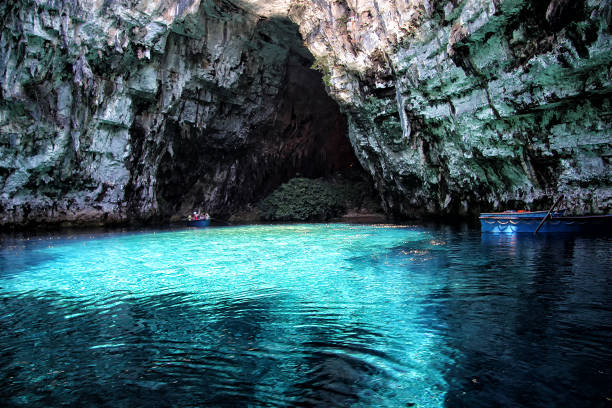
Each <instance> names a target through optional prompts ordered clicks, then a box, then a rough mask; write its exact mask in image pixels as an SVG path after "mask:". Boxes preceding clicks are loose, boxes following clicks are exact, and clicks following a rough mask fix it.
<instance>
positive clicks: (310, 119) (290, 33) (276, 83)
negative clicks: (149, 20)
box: [156, 18, 367, 218]
mask: <svg viewBox="0 0 612 408" xmlns="http://www.w3.org/2000/svg"><path fill="white" fill-rule="evenodd" d="M169 41H185V39H184V38H170V39H169ZM234 46H235V45H234ZM243 47H244V48H243V50H242V56H241V67H239V68H240V69H242V75H241V77H240V79H239V80H238V81H237V82H236V83H235V85H234V88H233V89H231V91H228V90H227V89H225V88H221V87H218V86H217V85H211V84H210V82H205V81H192V83H189V84H187V85H186V88H185V91H184V92H183V95H182V97H183V98H184V99H185V101H186V102H184V103H183V106H185V105H187V104H189V105H190V106H191V108H190V109H191V110H194V109H196V110H197V111H198V112H206V115H207V119H206V121H205V122H199V123H190V122H189V121H186V120H183V121H181V117H180V115H179V114H171V115H169V116H168V117H169V118H168V119H167V124H166V127H165V133H166V134H165V139H166V140H167V141H168V149H167V152H166V153H165V154H164V155H163V156H162V160H161V162H160V164H159V168H158V172H157V191H156V195H157V200H158V204H159V208H160V215H161V216H162V217H171V216H173V215H185V214H188V213H190V211H191V210H193V209H200V210H202V211H207V212H209V213H211V214H213V215H214V216H216V217H220V218H227V217H229V216H230V215H232V214H235V213H237V212H240V211H245V210H248V209H253V208H254V206H255V205H256V203H257V202H258V201H259V200H261V199H262V198H264V197H265V196H267V195H268V194H270V193H271V192H272V191H273V190H275V189H276V188H277V187H278V186H279V185H281V184H282V183H284V182H287V181H288V180H290V179H292V178H295V177H306V178H321V177H323V178H332V177H335V176H337V175H338V174H341V175H342V176H343V177H346V178H350V179H364V178H367V176H366V174H365V172H364V171H363V169H361V166H360V164H359V161H358V160H357V158H356V157H355V154H354V151H353V148H352V146H351V144H350V141H349V139H348V136H347V121H346V118H345V116H344V115H343V114H342V113H341V112H340V109H339V107H338V105H337V103H336V102H335V101H334V100H333V99H332V98H330V97H329V95H328V94H327V92H326V91H325V87H324V84H323V80H322V76H321V73H320V72H318V71H316V70H313V69H311V66H312V64H313V61H314V58H313V56H312V55H311V54H310V52H309V51H308V50H307V49H306V48H305V47H304V45H303V42H302V39H301V37H300V35H299V32H298V29H297V25H295V24H294V23H293V22H291V21H290V20H288V19H281V18H270V19H265V20H261V21H260V22H259V23H258V24H257V28H256V30H255V33H254V34H253V36H252V38H251V39H250V40H249V41H248V43H247V44H243ZM185 48H187V47H184V48H183V49H185ZM186 58H187V61H191V59H192V58H195V59H197V58H202V55H193V56H186ZM191 63H192V64H195V63H197V61H196V60H194V61H193V62H191ZM219 64H221V63H219ZM215 68H217V69H221V68H222V67H221V65H219V66H218V67H215ZM202 94H206V95H207V97H206V98H202V97H201V95H202ZM193 105H196V106H195V107H193ZM172 117H173V118H174V119H171V118H172Z"/></svg>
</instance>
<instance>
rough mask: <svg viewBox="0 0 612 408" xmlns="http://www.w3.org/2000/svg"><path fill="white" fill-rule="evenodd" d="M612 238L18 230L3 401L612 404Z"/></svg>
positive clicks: (9, 265)
mask: <svg viewBox="0 0 612 408" xmlns="http://www.w3.org/2000/svg"><path fill="white" fill-rule="evenodd" d="M611 243H612V239H611V238H606V237H569V238H564V239H561V240H559V239H557V240H555V239H548V238H537V237H536V238H534V237H531V236H530V237H526V238H521V239H518V238H516V237H495V236H489V237H484V238H483V237H481V236H480V234H479V232H478V231H472V230H469V229H465V228H464V229H452V228H441V227H431V228H426V227H418V226H396V225H348V224H327V225H324V224H308V225H275V226H242V227H224V228H209V229H187V230H175V231H148V232H124V233H99V234H94V235H86V234H77V235H73V236H70V235H54V236H51V235H50V236H38V237H33V238H30V239H26V238H10V239H9V238H7V239H5V240H4V241H3V245H2V249H1V251H0V307H1V309H0V330H1V332H0V333H1V334H0V341H1V343H0V344H1V345H2V346H3V347H2V354H1V355H0V383H2V384H3V386H2V390H0V398H1V399H2V400H4V401H8V404H9V405H14V406H57V405H59V404H67V405H79V406H80V405H109V406H126V407H128V406H138V405H148V406H181V407H187V406H202V405H213V406H219V405H224V406H225V405H229V406H264V405H265V406H277V405H278V406H287V405H299V406H389V407H397V406H418V407H441V406H466V407H467V406H470V407H474V406H496V405H502V406H561V405H563V406H574V407H575V406H598V405H597V404H601V406H609V405H606V404H609V401H612V399H610V400H608V398H612V393H611V392H609V391H608V386H607V385H608V384H610V383H612V375H611V373H610V368H609V362H610V361H612V352H611V351H610V350H611V348H610V345H611V344H612V329H611V327H612V283H611V279H612V277H611V275H610V271H611V270H612V268H611V266H612V245H610V244H611ZM586 378H588V381H587V380H586ZM568 402H569V403H571V404H570V405H566V404H567V403H568ZM559 404H561V405H559Z"/></svg>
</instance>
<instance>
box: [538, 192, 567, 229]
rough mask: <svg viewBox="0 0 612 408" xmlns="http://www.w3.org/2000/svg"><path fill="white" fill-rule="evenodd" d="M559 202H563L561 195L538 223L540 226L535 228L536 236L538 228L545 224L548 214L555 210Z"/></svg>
mask: <svg viewBox="0 0 612 408" xmlns="http://www.w3.org/2000/svg"><path fill="white" fill-rule="evenodd" d="M561 200H563V194H561V197H559V198H558V199H557V201H555V203H554V204H553V206H552V207H550V210H548V212H547V213H546V215H545V216H544V218H543V219H542V221H541V222H540V225H538V228H536V230H535V233H536V234H537V233H538V231H539V230H540V228H542V225H544V223H545V222H546V220H547V219H548V217H549V216H550V213H551V212H553V210H554V209H555V207H556V206H557V205H559V203H560V202H561Z"/></svg>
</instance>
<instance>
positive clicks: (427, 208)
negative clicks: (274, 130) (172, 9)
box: [290, 0, 612, 215]
mask: <svg viewBox="0 0 612 408" xmlns="http://www.w3.org/2000/svg"><path fill="white" fill-rule="evenodd" d="M401 3H402V4H401V5H399V4H397V2H394V1H385V0H379V1H372V2H370V1H365V2H364V1H354V0H342V1H339V2H338V1H337V2H334V3H325V2H314V3H311V2H305V1H293V2H292V7H291V9H290V16H291V18H292V19H293V20H294V21H296V22H297V23H298V25H299V26H300V31H301V33H302V36H303V37H304V39H305V41H306V43H307V45H308V47H309V49H310V50H311V51H312V52H313V54H314V55H315V56H316V57H317V59H318V61H319V64H320V65H321V66H323V67H324V68H323V70H324V71H325V73H326V76H327V82H328V83H329V90H330V93H331V94H332V95H333V96H334V98H335V99H336V100H337V101H338V102H339V103H340V104H341V105H342V108H343V110H344V111H345V112H346V113H347V115H348V119H349V125H350V127H349V128H350V138H351V141H352V142H353V144H354V147H355V149H356V152H357V155H358V157H359V158H360V160H361V162H362V164H363V166H364V167H365V168H367V169H369V171H370V172H371V174H372V175H373V176H374V178H375V179H376V180H377V183H378V187H379V190H380V191H381V192H382V194H383V195H384V197H385V201H386V203H387V205H388V208H389V209H390V210H391V211H392V212H395V213H397V214H402V215H418V214H423V213H432V214H440V213H449V214H455V213H465V212H472V213H477V212H478V211H479V210H481V209H501V208H505V207H508V206H512V207H516V206H518V207H523V206H526V207H531V206H534V207H538V206H539V207H540V208H541V207H543V206H544V205H545V204H546V202H542V201H543V200H544V201H546V200H547V199H548V200H550V198H551V197H552V196H555V195H558V194H560V193H563V194H565V195H566V196H567V197H569V200H568V202H567V204H568V206H569V207H570V208H572V209H574V210H576V211H578V212H580V211H588V212H607V211H610V209H611V208H612V195H611V194H612V166H611V163H610V160H609V157H610V155H611V154H612V124H611V123H612V122H610V120H609V115H610V113H611V112H610V106H611V102H612V101H611V99H610V91H611V89H612V77H611V76H610V73H611V71H610V68H609V67H610V63H611V62H612V52H610V50H611V49H612V36H611V34H612V21H611V17H610V16H611V13H612V5H611V4H610V2H609V1H604V0H601V1H597V0H590V1H576V2H566V1H559V0H552V1H542V2H528V1H521V0H499V1H484V0H467V1H462V2H456V1H439V2H434V1H427V0H411V1H408V2H401Z"/></svg>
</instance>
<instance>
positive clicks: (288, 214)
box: [258, 178, 372, 221]
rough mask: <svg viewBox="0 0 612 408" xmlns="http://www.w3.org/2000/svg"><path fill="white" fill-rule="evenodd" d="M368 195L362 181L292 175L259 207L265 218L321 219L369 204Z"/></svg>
mask: <svg viewBox="0 0 612 408" xmlns="http://www.w3.org/2000/svg"><path fill="white" fill-rule="evenodd" d="M369 195H371V188H370V187H369V186H368V185H367V183H365V182H357V183H354V182H349V181H347V180H340V181H335V182H329V181H324V180H322V179H307V178H294V179H291V180H289V181H288V182H287V183H285V184H283V185H281V186H280V187H279V188H278V189H276V190H275V191H274V192H273V193H272V194H270V195H269V196H268V197H266V198H265V199H263V200H262V201H261V202H260V203H259V206H258V209H259V213H260V216H261V218H262V219H264V220H268V221H324V220H329V219H330V218H333V217H338V216H340V215H342V214H344V213H345V212H346V211H347V210H348V209H351V208H359V207H363V206H364V204H367V205H368V206H372V203H371V202H369V201H368V200H369V199H371V197H369ZM370 201H371V200H370Z"/></svg>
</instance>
